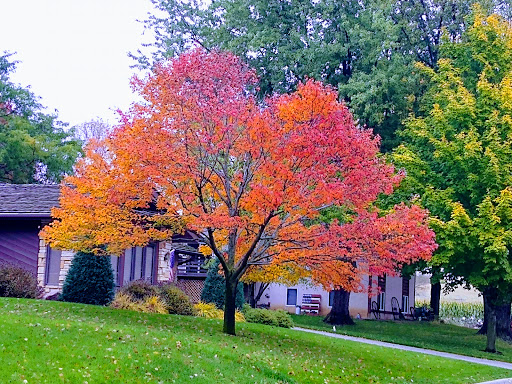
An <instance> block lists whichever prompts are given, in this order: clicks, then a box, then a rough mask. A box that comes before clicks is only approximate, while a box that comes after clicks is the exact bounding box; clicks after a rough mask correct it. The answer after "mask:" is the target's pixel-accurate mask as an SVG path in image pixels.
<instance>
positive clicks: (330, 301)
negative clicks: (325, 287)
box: [329, 291, 334, 307]
mask: <svg viewBox="0 0 512 384" xmlns="http://www.w3.org/2000/svg"><path fill="white" fill-rule="evenodd" d="M333 302H334V291H331V292H329V307H332V303H333Z"/></svg>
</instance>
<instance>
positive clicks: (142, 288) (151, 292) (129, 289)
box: [119, 280, 159, 301]
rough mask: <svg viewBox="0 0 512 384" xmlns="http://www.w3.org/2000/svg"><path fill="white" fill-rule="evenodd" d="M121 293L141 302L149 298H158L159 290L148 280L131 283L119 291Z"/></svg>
mask: <svg viewBox="0 0 512 384" xmlns="http://www.w3.org/2000/svg"><path fill="white" fill-rule="evenodd" d="M119 293H123V294H125V295H128V296H130V297H132V298H133V299H134V300H139V301H143V300H145V299H147V298H148V297H152V296H158V294H159V292H158V288H157V287H156V286H155V285H151V283H150V282H148V281H146V280H135V281H131V282H129V283H128V284H126V285H125V286H123V287H122V288H121V289H119Z"/></svg>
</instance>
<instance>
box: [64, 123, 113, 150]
mask: <svg viewBox="0 0 512 384" xmlns="http://www.w3.org/2000/svg"><path fill="white" fill-rule="evenodd" d="M111 131H112V126H111V125H110V124H109V123H108V122H106V121H105V120H103V119H101V118H96V119H92V120H89V121H86V122H84V123H82V124H78V125H75V126H74V127H73V132H74V135H75V138H76V139H77V140H81V141H82V142H83V143H84V144H87V143H88V142H89V141H90V140H92V139H94V140H97V141H100V140H103V139H105V138H106V137H107V135H108V134H109V133H110V132H111Z"/></svg>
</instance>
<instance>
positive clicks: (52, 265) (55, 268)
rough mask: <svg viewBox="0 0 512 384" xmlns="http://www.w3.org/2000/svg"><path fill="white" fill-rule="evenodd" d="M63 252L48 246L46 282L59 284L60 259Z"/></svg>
mask: <svg viewBox="0 0 512 384" xmlns="http://www.w3.org/2000/svg"><path fill="white" fill-rule="evenodd" d="M61 255H62V252H61V251H60V250H57V249H52V248H50V247H48V248H47V251H46V263H47V264H46V284H48V285H58V284H59V275H60V259H61Z"/></svg>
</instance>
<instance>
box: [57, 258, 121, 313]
mask: <svg viewBox="0 0 512 384" xmlns="http://www.w3.org/2000/svg"><path fill="white" fill-rule="evenodd" d="M60 299H61V300H62V301H71V302H75V303H83V304H95V305H107V304H109V303H110V302H111V301H112V300H113V299H114V274H113V272H112V265H111V262H110V257H108V256H96V255H94V254H91V253H86V252H77V253H76V255H75V257H74V258H73V260H72V262H71V267H70V268H69V271H68V274H67V276H66V280H65V281H64V286H63V288H62V295H61V297H60Z"/></svg>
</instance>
